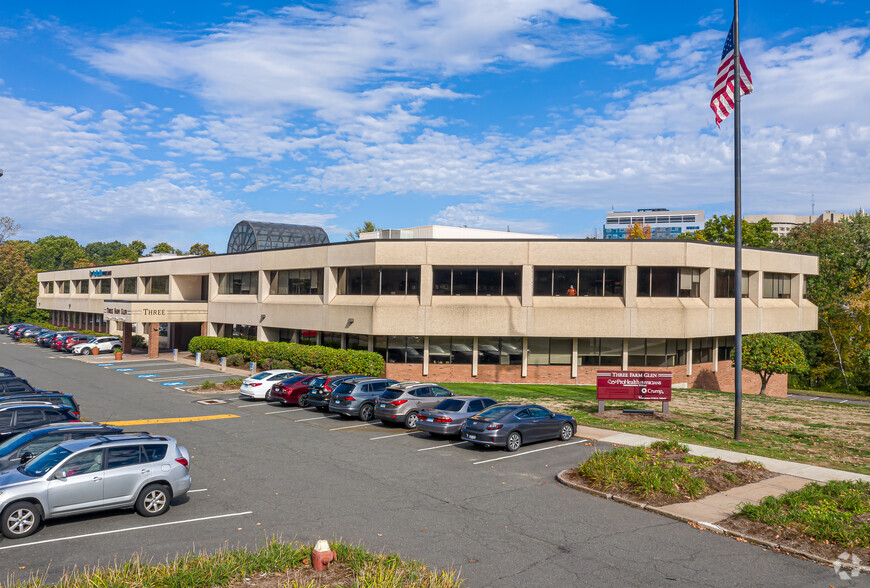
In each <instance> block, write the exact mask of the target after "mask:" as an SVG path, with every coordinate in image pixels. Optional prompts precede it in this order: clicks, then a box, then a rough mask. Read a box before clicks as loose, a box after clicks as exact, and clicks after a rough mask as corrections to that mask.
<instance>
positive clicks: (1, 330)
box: [0, 325, 9, 333]
mask: <svg viewBox="0 0 870 588" xmlns="http://www.w3.org/2000/svg"><path fill="white" fill-rule="evenodd" d="M8 328H9V325H0V333H6V330H7V329H8Z"/></svg>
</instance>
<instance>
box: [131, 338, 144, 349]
mask: <svg viewBox="0 0 870 588" xmlns="http://www.w3.org/2000/svg"><path fill="white" fill-rule="evenodd" d="M133 347H134V348H136V349H144V348H145V337H143V336H142V335H133Z"/></svg>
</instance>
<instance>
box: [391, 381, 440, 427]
mask: <svg viewBox="0 0 870 588" xmlns="http://www.w3.org/2000/svg"><path fill="white" fill-rule="evenodd" d="M453 395H454V394H453V392H451V391H450V390H448V389H447V388H442V387H441V386H438V385H436V384H425V383H421V382H407V383H403V384H396V385H393V386H390V387H389V388H387V389H386V390H385V391H384V393H383V394H381V395H380V397H379V398H378V400H377V402H376V403H375V418H379V419H381V422H382V423H384V424H385V425H387V424H391V423H402V424H403V425H404V426H405V428H406V429H416V428H417V420H418V418H419V413H420V411H421V410H423V409H426V408H435V407H436V406H437V405H438V404H440V403H441V401H442V400H444V399H445V398H446V397H448V396H453Z"/></svg>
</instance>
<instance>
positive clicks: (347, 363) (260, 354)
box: [188, 337, 385, 376]
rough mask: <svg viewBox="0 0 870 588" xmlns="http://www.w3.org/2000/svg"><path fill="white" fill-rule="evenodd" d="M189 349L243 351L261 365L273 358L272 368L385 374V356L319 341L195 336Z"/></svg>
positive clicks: (221, 354) (223, 352) (226, 352)
mask: <svg viewBox="0 0 870 588" xmlns="http://www.w3.org/2000/svg"><path fill="white" fill-rule="evenodd" d="M188 349H189V351H190V352H191V353H197V352H201V353H202V354H203V355H202V357H203V359H205V358H206V355H205V354H206V351H214V352H215V353H216V354H217V355H218V356H219V357H227V358H228V357H229V356H231V355H234V354H240V355H242V357H243V358H244V361H246V362H248V361H256V362H257V365H260V366H265V364H264V363H263V362H264V360H271V363H270V364H269V365H271V366H272V367H271V368H269V369H294V370H299V371H307V372H323V373H325V374H337V373H347V374H363V375H367V376H382V375H383V374H384V368H385V364H384V358H383V357H381V356H380V355H379V354H377V353H373V352H371V351H356V350H353V349H333V348H331V347H323V346H320V345H299V344H297V343H273V342H267V341H247V340H245V339H232V338H227V337H194V338H193V339H191V340H190V345H189V347H188ZM276 362H282V363H281V364H277V363H276ZM276 366H280V367H276Z"/></svg>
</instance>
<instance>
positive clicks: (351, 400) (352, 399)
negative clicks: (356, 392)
mask: <svg viewBox="0 0 870 588" xmlns="http://www.w3.org/2000/svg"><path fill="white" fill-rule="evenodd" d="M344 399H345V400H347V401H348V402H353V401H354V400H356V398H354V397H353V396H345V397H344Z"/></svg>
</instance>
